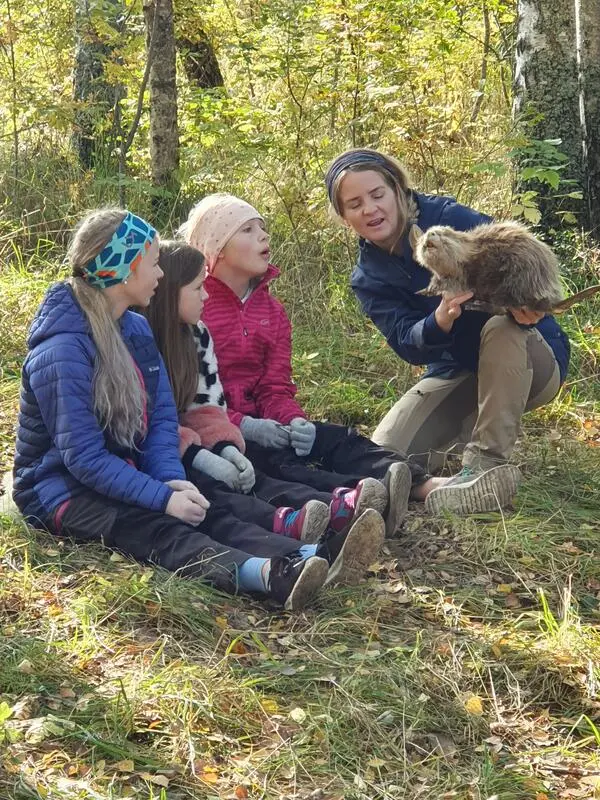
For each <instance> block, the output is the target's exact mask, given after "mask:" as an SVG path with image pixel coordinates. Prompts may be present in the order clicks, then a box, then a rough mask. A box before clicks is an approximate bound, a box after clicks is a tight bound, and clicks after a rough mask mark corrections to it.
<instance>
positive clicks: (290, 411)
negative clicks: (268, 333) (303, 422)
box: [255, 306, 306, 425]
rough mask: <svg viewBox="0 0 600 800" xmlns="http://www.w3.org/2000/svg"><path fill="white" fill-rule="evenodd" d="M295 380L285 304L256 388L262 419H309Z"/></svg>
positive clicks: (281, 309)
mask: <svg viewBox="0 0 600 800" xmlns="http://www.w3.org/2000/svg"><path fill="white" fill-rule="evenodd" d="M296 392H297V389H296V384H295V383H294V382H293V381H292V326H291V323H290V321H289V319H288V316H287V314H286V313H285V309H284V308H283V306H280V312H279V324H278V325H277V331H276V334H275V336H274V337H273V338H272V339H271V343H270V347H269V349H268V353H267V360H266V363H265V368H264V371H263V374H262V376H261V379H260V381H259V382H258V384H257V386H256V390H255V400H256V407H257V409H258V412H259V416H260V417H261V418H262V419H274V420H276V421H277V422H281V423H282V424H283V425H287V424H288V422H290V421H291V420H292V419H294V417H302V418H303V419H306V413H305V412H304V411H303V410H302V408H301V407H300V406H299V405H298V403H297V402H296V400H295V399H294V398H295V396H296Z"/></svg>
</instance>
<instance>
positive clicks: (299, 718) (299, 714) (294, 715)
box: [289, 707, 306, 724]
mask: <svg viewBox="0 0 600 800" xmlns="http://www.w3.org/2000/svg"><path fill="white" fill-rule="evenodd" d="M289 717H290V719H293V720H294V722H297V723H299V724H302V723H303V722H304V720H305V719H306V711H305V710H304V709H303V708H300V707H296V708H292V710H291V711H290V713H289Z"/></svg>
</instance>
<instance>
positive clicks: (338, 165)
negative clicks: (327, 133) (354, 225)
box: [325, 150, 397, 207]
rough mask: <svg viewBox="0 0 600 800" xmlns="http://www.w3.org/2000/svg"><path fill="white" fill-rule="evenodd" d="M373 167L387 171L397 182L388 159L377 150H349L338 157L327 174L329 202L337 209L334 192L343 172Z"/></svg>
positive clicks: (326, 183)
mask: <svg viewBox="0 0 600 800" xmlns="http://www.w3.org/2000/svg"><path fill="white" fill-rule="evenodd" d="M359 165H360V166H361V167H362V166H363V165H364V166H366V165H373V166H374V167H380V168H381V169H383V170H385V171H386V172H387V173H388V175H389V176H390V177H391V178H393V179H394V181H396V180H397V178H396V175H394V173H393V172H392V171H391V169H390V164H389V161H388V160H387V158H386V157H385V156H383V155H381V153H378V152H377V150H348V151H347V152H345V153H342V154H341V155H340V156H338V157H337V158H336V159H335V161H333V163H332V164H331V166H330V167H329V169H328V170H327V173H326V174H325V185H326V186H327V194H328V195H329V202H330V203H331V205H332V206H334V207H335V203H334V197H333V190H334V187H335V183H336V181H337V179H338V178H339V176H340V175H341V174H342V172H345V171H346V170H347V169H350V168H351V167H358V166H359Z"/></svg>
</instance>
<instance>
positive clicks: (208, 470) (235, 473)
mask: <svg viewBox="0 0 600 800" xmlns="http://www.w3.org/2000/svg"><path fill="white" fill-rule="evenodd" d="M226 449H227V448H225V450H226ZM192 466H193V468H194V469H197V470H198V472H203V473H204V474H205V475H210V477H211V478H214V479H215V480H216V481H221V482H222V483H226V484H227V486H229V488H230V489H233V490H234V492H241V491H243V489H242V487H241V482H240V471H239V470H238V468H237V467H236V466H235V464H232V463H231V461H230V460H228V459H226V458H223V457H222V456H218V455H217V454H216V453H211V451H210V450H206V449H205V448H203V449H202V450H200V451H199V452H198V453H196V455H195V456H194V460H193V461H192Z"/></svg>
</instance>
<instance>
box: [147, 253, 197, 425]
mask: <svg viewBox="0 0 600 800" xmlns="http://www.w3.org/2000/svg"><path fill="white" fill-rule="evenodd" d="M158 263H159V265H160V268H161V269H162V271H163V272H164V277H163V278H162V280H160V281H159V282H158V287H157V289H156V292H155V294H154V297H153V298H152V300H151V301H150V305H149V306H148V308H147V309H146V310H145V314H146V317H147V318H148V322H149V323H150V327H151V328H152V331H153V333H154V338H155V339H156V343H157V345H158V349H159V350H160V352H161V354H162V357H163V359H164V361H165V365H166V367H167V372H168V374H169V379H170V381H171V386H172V388H173V394H174V395H175V403H176V405H177V411H178V413H179V414H181V413H183V412H184V411H185V410H186V409H187V407H188V406H189V404H190V403H191V402H192V400H193V399H194V396H195V394H196V390H197V386H198V354H197V352H196V344H195V342H194V337H193V334H192V327H191V325H187V324H184V323H182V322H180V321H179V292H180V291H181V289H182V288H183V287H184V286H187V285H188V283H191V282H192V281H193V280H195V278H197V277H198V275H199V274H200V272H201V271H202V267H203V266H204V256H203V255H202V253H201V252H200V251H199V250H196V248H195V247H190V245H187V244H185V243H183V242H173V241H161V243H160V251H159V257H158Z"/></svg>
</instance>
